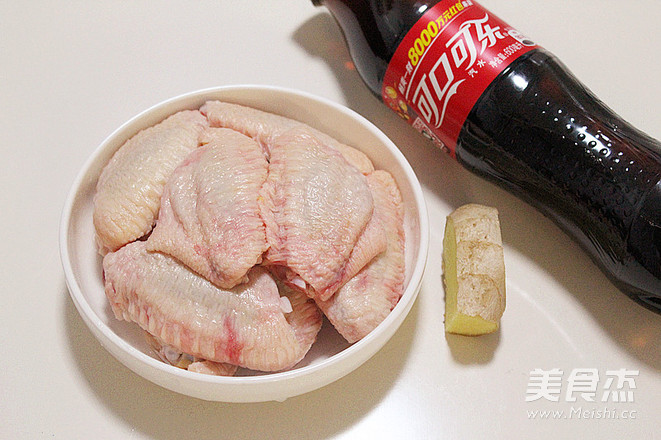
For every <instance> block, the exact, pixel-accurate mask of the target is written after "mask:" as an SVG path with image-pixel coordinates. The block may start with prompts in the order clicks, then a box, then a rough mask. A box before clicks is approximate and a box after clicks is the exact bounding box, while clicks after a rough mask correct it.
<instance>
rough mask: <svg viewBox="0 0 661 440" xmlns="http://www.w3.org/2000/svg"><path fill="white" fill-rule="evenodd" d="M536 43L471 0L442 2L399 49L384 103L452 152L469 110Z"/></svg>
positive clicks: (385, 86)
mask: <svg viewBox="0 0 661 440" xmlns="http://www.w3.org/2000/svg"><path fill="white" fill-rule="evenodd" d="M536 47H538V46H537V45H536V44H535V43H533V42H532V41H530V40H528V39H526V38H525V37H524V36H523V35H522V34H521V33H519V32H518V31H516V30H515V29H513V28H512V27H511V26H509V25H507V24H506V23H505V22H504V21H502V20H500V19H499V18H498V17H496V16H495V15H493V14H492V13H491V12H489V11H487V10H486V9H484V8H483V7H482V6H480V5H479V4H477V2H474V1H472V0H463V1H457V0H442V1H440V2H439V3H437V4H436V5H434V6H433V7H432V8H431V9H429V10H428V11H427V12H425V13H424V15H423V16H422V17H421V18H420V20H418V22H417V23H416V24H415V25H414V26H413V27H412V28H411V29H410V30H409V32H408V33H407V34H406V36H405V37H404V39H403V40H402V42H401V43H400V45H399V47H398V48H397V50H396V51H395V54H394V55H393V57H392V59H391V60H390V64H389V65H388V69H387V70H386V73H385V76H384V78H383V88H382V90H381V95H382V97H383V100H384V102H385V103H386V104H387V105H388V106H390V107H391V108H392V109H393V110H395V111H396V112H397V113H399V115H400V116H402V117H403V118H404V119H406V120H408V121H409V123H411V124H412V125H413V126H414V127H415V128H416V129H418V130H419V131H420V132H422V133H423V134H424V135H426V136H428V137H429V138H431V139H432V141H434V143H436V144H437V145H438V146H440V147H441V148H443V149H445V150H447V151H448V152H449V153H450V154H451V155H452V156H454V153H455V148H456V145H457V138H458V137H459V133H460V131H461V127H462V126H463V125H464V122H465V121H466V118H467V117H468V114H469V113H470V111H471V109H472V108H473V106H474V105H475V102H476V101H477V99H478V98H479V97H480V95H482V93H483V92H484V90H485V89H486V88H487V86H488V85H489V84H490V83H491V82H492V81H493V80H494V79H495V78H496V77H497V76H498V74H499V73H500V72H502V71H503V70H504V69H505V67H507V66H508V65H509V64H510V63H511V62H512V61H514V60H515V59H517V58H518V57H519V56H521V55H523V54H524V53H526V52H529V51H530V50H532V49H535V48H536Z"/></svg>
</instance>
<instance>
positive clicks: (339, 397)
mask: <svg viewBox="0 0 661 440" xmlns="http://www.w3.org/2000/svg"><path fill="white" fill-rule="evenodd" d="M482 4H483V5H485V6H487V7H489V8H490V9H491V10H492V11H493V12H495V13H497V14H498V15H499V16H500V17H501V18H503V19H505V20H506V21H507V22H509V23H510V24H512V25H514V26H516V27H518V28H519V30H521V31H522V32H524V33H525V34H527V35H528V36H529V37H531V38H533V39H534V40H536V41H537V42H539V43H540V44H541V45H543V46H545V47H546V48H547V49H549V50H551V51H552V52H554V53H555V54H556V55H558V56H559V57H560V58H561V59H562V60H563V61H564V62H565V63H566V64H567V65H568V66H569V67H570V68H571V69H572V70H573V71H574V73H575V74H576V75H577V76H578V77H579V78H581V79H582V80H583V81H584V82H585V83H586V84H587V85H588V86H589V87H590V88H591V89H592V90H593V91H594V92H595V93H596V94H597V95H598V96H600V97H601V98H602V100H604V101H605V102H606V103H608V104H609V105H610V106H611V107H612V108H614V109H615V110H616V111H617V112H618V113H620V114H621V115H622V116H624V117H625V118H626V119H628V120H629V121H630V122H632V123H634V125H636V126H638V127H639V128H641V129H643V130H644V131H646V132H647V133H649V134H650V135H652V136H654V137H656V138H661V123H660V118H659V114H660V113H661V87H660V85H659V78H661V57H660V56H659V54H658V52H659V50H660V49H661V27H660V26H659V22H660V21H661V3H660V2H658V1H653V0H632V1H628V2H622V1H615V0H560V1H557V2H549V1H548V0H526V1H523V0H518V1H506V0H483V2H482ZM0 17H1V18H0V23H1V25H0V65H1V66H2V67H1V68H0V79H1V80H0V97H1V99H2V106H1V108H0V112H1V113H0V146H1V148H2V158H3V159H2V162H1V164H0V179H1V181H0V183H1V185H0V194H1V200H2V205H3V207H4V213H3V215H2V216H0V237H1V242H0V243H1V244H2V248H1V251H0V255H1V260H0V268H1V269H0V270H1V271H2V276H0V283H1V294H2V306H1V307H0V325H1V327H0V329H1V333H2V353H1V357H2V363H1V365H2V368H1V372H0V393H1V395H2V398H0V420H2V422H1V423H0V438H2V439H19V438H20V439H38V438H61V439H115V438H122V439H129V438H130V439H184V438H196V439H215V438H228V439H229V438H234V439H236V438H274V439H276V438H297V439H298V438H302V439H325V438H337V439H354V438H355V439H363V438H377V436H378V438H388V439H390V438H392V439H399V438H411V439H441V438H448V439H459V438H461V439H477V438H487V436H491V437H494V438H507V439H511V438H569V435H570V434H571V435H575V436H576V437H579V438H595V439H596V438H598V439H606V438H608V439H621V438H625V436H626V437H631V438H640V439H643V438H645V439H653V438H661V316H659V315H656V314H654V313H652V312H650V311H647V310H645V309H643V308H642V307H640V306H638V305H636V304H635V303H634V302H633V301H631V300H629V299H628V298H626V297H625V296H624V295H623V294H621V293H619V292H618V291H617V290H616V289H615V288H614V287H613V286H612V285H611V284H610V283H609V282H608V281H607V280H606V278H605V277H604V276H603V275H602V274H601V272H599V270H598V269H597V268H596V267H595V266H594V265H593V264H592V262H591V261H590V260H589V258H588V257H587V256H586V255H585V254H584V253H583V252H582V251H581V250H580V249H579V248H578V246H577V245H576V244H575V243H574V242H573V241H571V240H570V239H569V238H567V237H566V236H565V235H563V234H562V233H561V232H560V231H559V229H558V228H557V227H556V226H555V225H554V224H552V223H551V222H550V221H549V220H547V219H546V218H544V217H543V216H542V215H540V214H539V213H538V212H536V211H535V210H533V209H532V208H530V207H528V206H527V205H525V204H524V203H522V202H520V201H519V200H517V199H515V198H514V197H512V196H510V195H508V194H506V193H504V192H503V191H501V190H500V189H498V188H496V187H494V186H493V185H491V184H489V183H486V182H484V181H482V180H480V179H479V178H476V177H474V176H472V175H470V174H469V173H468V172H466V171H465V170H463V169H462V168H461V167H460V166H459V165H458V164H457V163H455V162H454V161H453V160H452V159H450V158H449V157H447V156H445V155H444V153H442V152H441V151H439V150H436V149H434V148H433V147H432V146H431V145H430V144H428V143H427V142H426V141H425V140H424V139H423V138H422V137H421V136H420V135H418V134H417V133H416V132H415V131H414V130H413V129H411V128H410V127H408V126H407V125H406V124H405V123H404V122H403V121H402V120H400V119H399V118H398V117H397V116H396V115H395V114H394V113H391V112H390V111H389V110H388V109H387V108H386V107H385V106H383V105H382V104H380V103H379V101H378V100H377V99H376V98H374V97H373V96H372V95H371V94H370V93H369V92H368V91H367V88H366V87H365V86H363V84H362V83H361V81H360V79H359V77H358V75H357V73H356V72H355V71H353V70H350V69H348V68H347V63H348V62H349V56H348V52H347V50H346V49H345V45H344V41H343V40H342V37H341V34H340V32H339V30H338V28H337V26H336V25H335V23H334V22H333V21H332V20H331V18H330V15H328V13H327V12H326V10H325V9H323V8H314V7H313V6H312V5H311V4H310V2H309V0H291V1H283V0H271V1H229V0H214V1H193V2H183V1H182V2H174V1H130V2H118V1H115V2H113V1H106V2H95V1H91V2H90V1H68V2H46V1H36V0H32V1H25V2H12V1H2V2H0ZM245 83H253V84H269V85H277V86H284V87H289V88H296V89H300V90H303V91H306V92H309V93H313V94H316V95H320V96H322V97H326V98H329V99H331V100H333V101H336V102H339V103H342V104H345V105H347V106H348V107H350V108H352V109H354V110H356V111H358V112H359V113H361V114H363V115H364V116H365V117H367V118H368V119H369V120H371V121H372V122H374V123H375V124H376V125H377V126H379V127H380V128H382V129H383V130H384V132H385V133H386V134H387V135H388V136H389V137H390V138H391V139H392V140H393V141H394V142H395V143H396V144H397V145H398V146H399V147H400V148H401V150H402V152H403V153H404V154H405V156H406V157H407V158H408V160H409V161H410V162H411V164H412V166H413V168H414V169H415V170H416V173H417V174H418V176H419V178H420V180H421V182H422V185H423V188H424V191H425V197H426V201H427V203H428V207H429V215H430V220H431V240H432V242H431V251H430V255H429V266H428V269H427V273H426V275H425V278H424V282H423V287H422V290H421V292H420V295H419V297H418V300H417V302H416V304H415V305H414V307H413V309H412V311H411V313H410V315H409V316H408V318H407V319H406V321H405V322H404V324H403V325H402V327H401V328H400V330H399V331H398V332H397V334H396V335H395V336H394V337H393V339H392V340H391V341H390V342H389V343H388V344H386V346H385V347H384V348H383V349H382V350H381V351H380V352H379V353H377V354H376V355H375V356H374V357H373V358H372V359H370V360H369V361H368V362H367V363H366V364H364V365H363V366H362V367H360V368H359V369H358V370H356V371H355V372H353V373H351V374H349V375H348V376H346V377H344V378H343V379H341V380H339V381H337V382H335V383H333V384H331V385H328V386H326V387H324V388H322V389H320V390H317V391H314V392H311V393H308V394H306V395H302V396H299V397H294V398H291V399H289V400H287V401H285V402H284V403H276V402H272V403H259V404H226V403H217V402H206V401H201V400H196V399H193V398H189V397H186V396H182V395H178V394H175V393H172V392H170V391H167V390H164V389H162V388H159V387H158V386H156V385H153V384H151V383H150V382H148V381H146V380H144V379H142V378H141V377H139V376H137V375H135V374H134V373H132V372H131V371H129V370H128V369H127V368H125V367H124V366H123V365H122V364H120V363H119V362H117V361H116V360H115V359H114V358H113V357H112V356H111V355H109V354H108V353H107V352H106V351H105V350H104V349H103V348H102V347H101V345H100V344H99V343H98V342H97V341H96V340H95V339H94V338H93V336H92V334H91V333H90V332H89V331H88V329H87V327H86V326H85V324H84V323H83V321H82V320H81V318H80V317H79V315H78V313H77V311H76V309H75V307H74V305H73V303H72V301H71V299H70V298H69V294H68V291H67V288H66V285H65V281H64V276H63V272H62V269H61V265H60V260H59V253H58V227H59V218H60V213H61V209H62V206H63V203H64V200H65V197H66V194H67V192H68V191H69V188H70V185H71V184H72V182H73V179H74V177H75V175H76V174H77V172H78V170H79V168H80V167H81V166H82V164H83V162H84V161H85V160H86V158H87V157H88V156H89V155H90V154H91V153H92V151H93V150H94V149H95V147H96V146H97V145H98V144H99V143H100V142H101V141H102V140H103V139H104V138H105V137H106V136H107V135H108V134H109V133H110V132H111V131H112V130H114V129H115V128H116V127H118V126H119V125H120V124H121V123H123V122H124V121H126V120H127V119H129V118H130V117H132V116H133V115H135V114H136V113H138V112H140V111H142V110H143V109H145V108H147V107H149V106H151V105H153V104H155V103H157V102H159V101H161V100H163V99H166V98H169V97H172V96H175V95H178V94H181V93H184V92H188V91H192V90H196V89H201V88H206V87H212V86H218V85H228V84H245ZM467 202H478V203H484V204H488V205H493V206H496V207H498V209H499V210H500V214H501V222H502V228H503V239H504V242H505V259H506V267H507V275H508V278H507V288H508V304H507V310H506V312H505V315H504V317H503V321H502V327H501V330H500V331H499V332H498V333H496V334H493V335H490V336H485V337H480V338H465V337H460V336H447V335H445V334H444V331H443V307H444V306H443V289H442V284H441V269H440V255H441V250H442V247H441V240H442V234H443V227H444V222H445V216H446V215H447V214H449V213H450V212H451V210H452V209H454V208H455V207H457V206H459V205H461V204H463V203H467ZM553 368H560V369H562V370H563V371H564V375H563V377H562V378H561V379H562V394H561V395H560V396H559V401H558V402H552V401H550V400H547V399H540V400H537V401H535V402H526V400H525V399H526V395H527V394H526V391H527V390H528V388H529V385H530V382H531V378H532V375H531V373H530V372H531V371H532V370H535V369H541V370H547V371H548V370H551V369H553ZM581 368H588V369H596V370H597V372H598V373H599V374H600V379H599V390H600V391H599V392H598V393H597V401H596V402H587V401H585V400H584V399H583V398H582V396H580V395H578V394H573V393H572V394H571V395H573V396H574V397H576V396H578V399H577V401H576V402H571V401H570V400H569V398H568V397H567V396H566V394H565V390H567V389H568V387H569V386H570V385H569V384H570V383H571V380H570V375H571V373H572V372H573V373H578V372H580V370H578V369H581ZM622 368H624V369H626V370H630V371H638V376H636V377H635V379H634V380H635V383H634V385H635V387H636V388H635V389H633V390H631V391H632V394H633V397H634V399H633V400H634V401H633V402H618V403H615V402H612V400H611V401H607V402H605V403H602V402H600V401H599V398H600V397H601V393H602V392H601V389H602V388H603V389H605V388H606V387H607V383H606V374H607V372H608V371H610V370H617V369H622ZM574 383H576V382H574ZM613 386H614V385H613ZM578 408H580V409H581V411H582V417H580V418H579V417H578V414H577V412H576V411H577V409H578ZM535 410H539V411H554V410H558V411H560V410H562V411H565V413H564V415H565V416H567V415H568V414H569V412H570V411H574V412H573V413H571V414H573V415H571V416H570V417H566V418H561V419H555V420H554V419H541V416H539V415H538V416H533V415H532V412H533V411H535ZM599 414H601V416H600V415H599ZM625 416H626V418H625ZM615 417H617V418H615Z"/></svg>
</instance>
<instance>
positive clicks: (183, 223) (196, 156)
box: [147, 128, 268, 289]
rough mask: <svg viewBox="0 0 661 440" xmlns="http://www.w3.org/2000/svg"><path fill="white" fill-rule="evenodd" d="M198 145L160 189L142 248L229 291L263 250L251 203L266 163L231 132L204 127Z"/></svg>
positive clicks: (247, 141)
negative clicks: (154, 217)
mask: <svg viewBox="0 0 661 440" xmlns="http://www.w3.org/2000/svg"><path fill="white" fill-rule="evenodd" d="M202 142H203V143H205V145H203V146H202V147H200V148H197V149H196V150H194V151H193V152H192V153H190V154H189V155H188V157H187V158H186V159H185V161H184V162H183V163H182V164H181V165H179V167H177V169H176V170H175V171H174V173H173V174H172V176H171V177H170V179H169V180H168V182H167V184H166V185H165V190H164V191H163V197H162V199H161V211H160V214H159V217H158V222H157V224H156V227H155V228H154V231H153V232H152V234H151V235H150V237H149V239H148V240H147V250H149V251H160V252H164V253H166V254H169V255H171V256H173V257H175V258H177V259H178V260H179V261H181V262H183V263H184V264H186V265H187V266H188V267H190V268H191V269H193V270H194V271H195V272H197V273H198V274H200V275H202V276H204V277H205V278H206V279H208V280H209V281H211V282H212V283H214V284H216V285H217V286H218V287H221V288H224V289H230V288H232V287H234V286H235V285H237V284H238V283H240V282H242V281H244V279H245V276H246V273H247V272H248V270H250V268H251V267H253V266H254V265H255V264H257V263H259V262H261V258H262V254H263V253H264V251H265V250H266V248H267V245H266V233H265V231H264V222H263V221H262V218H261V216H260V212H259V206H258V203H257V199H258V197H259V191H260V188H261V187H262V185H263V183H264V181H265V180H266V174H267V166H268V163H267V162H266V159H265V158H264V155H263V154H262V150H261V148H260V147H259V145H258V144H257V143H256V142H255V141H254V140H252V139H251V138H249V137H248V136H245V135H243V134H241V133H239V132H236V131H234V130H230V129H227V128H209V129H208V130H207V132H205V134H204V136H203V138H202Z"/></svg>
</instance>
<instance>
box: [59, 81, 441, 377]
mask: <svg viewBox="0 0 661 440" xmlns="http://www.w3.org/2000/svg"><path fill="white" fill-rule="evenodd" d="M242 90H246V91H266V92H270V93H280V94H287V95H298V96H300V97H302V98H304V99H307V100H311V101H317V102H318V103H320V104H322V105H325V106H328V107H331V108H333V109H334V110H336V111H339V112H340V113H344V114H347V115H348V116H350V117H351V118H353V119H355V120H356V121H357V122H358V123H359V124H361V125H363V126H365V127H366V128H368V129H369V131H370V132H372V134H374V135H375V136H376V137H378V138H379V140H380V141H381V142H382V143H383V144H384V145H385V146H386V147H387V148H388V149H389V150H390V152H391V153H392V154H393V155H394V156H395V158H396V159H397V163H398V164H399V165H400V166H401V167H402V169H403V172H404V174H405V175H406V178H407V180H408V181H409V182H410V184H411V187H412V190H413V196H414V200H413V202H414V205H415V206H416V207H417V210H418V216H417V218H416V219H415V220H416V221H417V222H418V225H419V229H420V239H419V249H418V252H417V254H415V255H413V261H415V265H414V267H413V271H412V272H411V276H410V278H409V283H408V285H407V287H406V289H405V290H404V292H403V294H402V298H404V297H405V296H406V297H407V301H401V298H400V301H399V302H398V304H397V305H396V306H395V308H394V309H393V310H392V311H391V312H390V313H389V314H388V316H387V317H386V318H385V319H384V321H383V322H381V323H380V324H379V325H378V326H377V327H376V328H375V329H374V330H373V331H372V332H370V333H369V334H368V335H366V336H365V337H364V338H363V339H361V340H360V341H357V342H355V343H353V344H351V345H349V346H348V347H347V348H345V349H343V350H341V351H340V352H338V353H335V354H333V355H331V356H329V357H328V358H326V359H323V360H320V361H319V362H315V363H313V364H309V365H305V366H302V367H299V368H294V369H292V370H287V371H280V372H268V373H264V374H260V375H255V376H229V377H225V376H212V375H205V374H196V373H194V372H190V371H188V370H183V369H180V368H177V367H174V366H172V365H168V364H166V363H165V362H162V361H160V360H158V359H155V358H154V357H152V356H149V355H147V354H146V353H144V352H142V351H141V350H139V349H137V348H136V347H134V346H133V345H131V344H130V343H128V342H127V341H126V340H124V339H123V338H122V337H121V336H119V335H118V334H117V333H115V332H114V331H113V330H112V329H111V328H110V327H109V326H108V325H107V324H106V323H105V322H103V320H102V319H101V318H100V317H99V316H98V315H97V313H96V312H95V311H94V310H93V309H92V306H91V305H90V304H89V303H88V301H87V300H86V299H85V297H84V294H83V290H82V287H81V286H80V285H79V283H78V282H77V277H76V275H75V271H74V269H73V266H72V259H71V252H70V249H69V248H70V242H69V229H70V223H71V220H72V216H73V208H74V204H75V201H76V199H77V196H78V192H79V189H80V188H81V186H82V185H83V183H84V180H85V178H86V177H87V176H88V174H89V172H90V169H91V167H92V165H93V164H94V162H95V161H96V160H98V156H99V155H100V154H101V153H102V152H103V151H105V150H106V149H107V148H108V145H109V144H111V143H113V142H115V138H116V137H117V136H118V135H120V134H121V133H122V132H123V131H125V130H127V129H128V128H129V127H131V126H132V125H134V124H136V123H138V122H139V121H140V120H142V119H145V117H146V116H148V115H150V114H152V113H156V112H158V111H159V110H161V109H163V108H165V107H168V106H171V105H172V104H175V103H177V102H180V101H184V100H193V99H195V98H201V97H203V96H211V95H213V94H221V93H223V92H228V91H229V92H234V91H242ZM209 99H211V98H209ZM133 134H135V133H133ZM59 245H60V246H59V247H60V259H61V264H62V267H63V270H64V275H65V281H66V284H67V286H68V290H69V293H70V297H71V298H72V300H73V302H74V305H75V306H76V308H77V309H78V312H79V314H80V315H81V316H82V318H83V321H84V322H85V323H86V324H87V326H88V327H89V328H90V330H91V331H92V333H93V334H94V335H95V336H96V337H97V339H99V340H100V342H101V343H102V345H103V346H104V348H106V350H108V351H110V352H111V354H113V356H115V357H117V355H116V354H115V353H113V351H112V350H111V349H110V348H109V347H108V346H106V344H107V343H111V344H114V345H115V346H116V347H118V348H119V349H120V350H122V351H124V352H125V354H126V355H129V356H130V357H133V358H136V359H137V360H138V361H140V362H142V363H144V364H146V365H147V366H148V367H151V368H155V369H157V370H161V371H162V372H164V373H167V374H169V375H174V376H176V377H178V378H181V379H185V380H187V381H190V380H193V381H195V382H198V383H207V384H218V385H221V384H228V385H230V384H231V385H237V384H239V383H241V384H266V383H271V382H280V381H282V380H292V379H299V378H301V377H306V376H309V375H312V374H314V373H316V372H317V371H319V370H323V369H327V368H329V367H332V366H333V365H335V364H338V363H341V362H343V360H344V359H345V358H347V357H350V356H353V353H354V352H357V351H360V350H361V349H362V347H363V346H365V345H368V344H370V342H371V341H372V340H373V339H376V338H377V337H379V333H381V332H384V331H386V329H388V328H389V327H390V326H389V323H390V321H393V320H395V319H397V317H398V316H399V315H400V314H401V313H402V312H403V313H404V318H405V317H406V315H407V314H408V310H404V311H401V312H398V313H393V312H395V310H397V309H398V308H405V307H408V308H409V309H410V308H411V307H412V305H413V303H414V302H415V300H416V297H417V294H418V291H419V290H420V287H421V283H422V278H423V275H424V271H425V266H426V263H427V257H428V250H429V219H428V212H427V206H426V203H425V199H424V195H423V192H422V188H421V186H420V181H419V180H418V178H417V176H416V174H415V172H414V171H413V168H412V167H411V165H410V164H409V162H408V160H407V159H406V158H405V157H404V155H403V154H402V152H401V151H400V150H399V149H398V148H397V147H396V145H395V144H394V143H393V142H392V141H391V140H390V138H388V137H387V136H386V135H385V133H383V132H382V131H381V129H379V128H378V127H376V126H375V125H374V124H373V123H372V122H370V121H369V120H367V119H366V118H365V117H364V116H362V115H360V114H359V113H357V112H356V111H354V110H352V109H350V108H348V107H347V106H344V105H342V104H339V103H336V102H334V101H331V100H329V99H327V98H324V97H321V96H317V95H314V94H311V93H308V92H305V91H300V90H296V89H292V88H287V87H280V86H271V85H258V84H236V85H224V86H217V87H209V88H204V89H199V90H194V91H191V92H187V93H182V94H179V95H176V96H174V97H171V98H168V99H165V100H162V101H160V102H158V103H156V104H154V105H152V106H150V107H148V108H147V109H145V110H143V111H141V112H139V113H137V114H136V115H134V116H132V117H131V118H130V119H128V120H127V121H126V122H124V123H123V124H121V125H120V126H119V127H117V128H116V129H114V130H113V131H112V132H111V133H110V134H109V135H107V136H106V137H105V138H104V139H103V141H102V142H101V143H100V144H99V145H98V146H97V147H96V148H95V149H94V150H93V151H92V153H91V154H90V155H89V156H88V158H87V160H86V161H85V162H84V164H83V165H82V167H81V169H80V170H79V171H78V174H77V175H76V177H75V179H74V181H73V183H72V185H71V187H70V190H69V192H68V194H67V197H66V199H65V202H64V206H63V208H62V214H61V217H60V227H59ZM411 296H413V297H412V298H408V297H411ZM404 318H402V320H403V319H404ZM397 327H399V325H397ZM397 327H395V328H394V329H392V333H393V334H394V332H395V331H396V330H397ZM391 336H392V335H390V336H388V337H387V338H386V341H387V340H388V339H389V338H390V337H391ZM101 338H103V339H104V340H105V341H104V340H101ZM384 343H385V342H384ZM380 348H381V346H379V347H378V348H377V350H375V353H376V351H378V350H380ZM369 357H371V355H370V356H368V357H367V359H369ZM367 359H365V360H363V361H362V362H360V363H361V364H362V363H363V362H364V361H366V360H367ZM120 361H121V360H120ZM121 362H122V363H124V362H123V361H121ZM359 365H360V364H359ZM356 368H357V367H356Z"/></svg>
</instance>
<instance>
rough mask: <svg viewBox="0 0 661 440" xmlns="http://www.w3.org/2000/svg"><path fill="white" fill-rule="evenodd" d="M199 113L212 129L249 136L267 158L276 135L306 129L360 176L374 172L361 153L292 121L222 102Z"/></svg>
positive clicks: (212, 104)
mask: <svg viewBox="0 0 661 440" xmlns="http://www.w3.org/2000/svg"><path fill="white" fill-rule="evenodd" d="M200 111H201V112H202V113H203V114H204V115H206V116H207V118H208V119H209V123H210V124H211V126H212V127H227V128H231V129H233V130H237V131H240V132H241V133H243V134H245V135H247V136H250V137H251V138H253V139H255V140H256V141H257V142H259V143H260V144H261V145H262V147H263V148H264V151H265V152H266V154H267V155H269V154H270V151H271V145H273V142H274V141H275V139H276V138H277V137H278V136H279V135H281V134H283V133H285V132H286V131H288V130H290V129H292V128H296V127H305V128H307V129H308V130H309V131H310V132H311V133H312V134H314V136H315V137H316V138H317V139H319V140H320V141H321V142H323V143H324V144H326V145H327V146H329V147H332V148H335V149H336V150H338V151H339V152H340V153H341V154H342V156H344V158H345V159H346V160H347V162H349V163H350V164H352V165H353V166H355V167H356V168H358V169H359V170H360V171H361V172H362V173H363V174H368V173H370V172H372V171H374V165H373V164H372V161H370V160H369V158H368V157H367V156H366V155H365V154H364V153H363V152H362V151H359V150H356V149H355V148H353V147H350V146H348V145H345V144H343V143H341V142H338V141H337V140H336V139H334V138H333V137H331V136H329V135H327V134H326V133H322V132H321V131H319V130H315V129H314V128H312V127H310V126H308V125H306V124H304V123H302V122H299V121H296V120H294V119H289V118H286V117H284V116H280V115H276V114H273V113H269V112H264V111H261V110H257V109H255V108H252V107H246V106H243V105H239V104H232V103H229V102H222V101H208V102H207V103H205V104H204V105H203V106H202V108H200Z"/></svg>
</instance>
